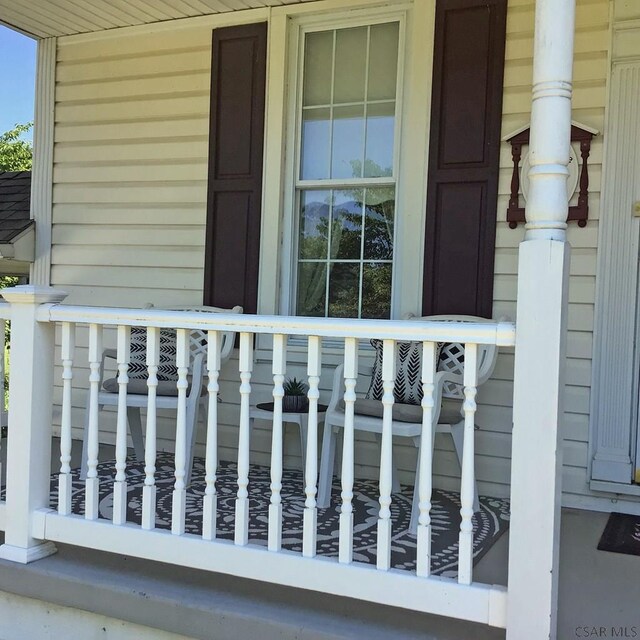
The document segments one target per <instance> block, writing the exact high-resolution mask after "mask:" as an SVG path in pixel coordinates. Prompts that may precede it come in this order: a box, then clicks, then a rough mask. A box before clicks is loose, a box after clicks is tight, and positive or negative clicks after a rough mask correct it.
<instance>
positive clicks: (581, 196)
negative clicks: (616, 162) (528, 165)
mask: <svg viewBox="0 0 640 640" xmlns="http://www.w3.org/2000/svg"><path fill="white" fill-rule="evenodd" d="M530 130H531V127H529V126H527V127H526V128H524V129H518V130H517V131H515V132H514V133H510V134H509V135H508V136H506V137H505V138H503V140H504V141H505V142H508V143H509V144H510V145H511V158H512V160H513V173H512V175H511V193H510V196H509V207H508V209H507V222H508V223H509V228H510V229H515V228H517V226H518V223H519V222H525V216H524V207H521V206H520V199H519V192H520V161H521V159H522V147H523V146H525V145H528V144H529V133H530ZM598 133H599V132H598V131H597V130H595V129H591V128H590V127H586V126H585V125H582V124H579V123H577V122H572V123H571V142H579V143H580V156H581V158H582V163H581V167H580V180H579V182H578V187H579V192H578V204H577V205H575V206H572V207H569V215H568V216H567V221H569V222H577V223H578V226H579V227H586V226H587V220H588V219H589V154H590V152H591V140H592V139H593V138H594V136H597V135H598Z"/></svg>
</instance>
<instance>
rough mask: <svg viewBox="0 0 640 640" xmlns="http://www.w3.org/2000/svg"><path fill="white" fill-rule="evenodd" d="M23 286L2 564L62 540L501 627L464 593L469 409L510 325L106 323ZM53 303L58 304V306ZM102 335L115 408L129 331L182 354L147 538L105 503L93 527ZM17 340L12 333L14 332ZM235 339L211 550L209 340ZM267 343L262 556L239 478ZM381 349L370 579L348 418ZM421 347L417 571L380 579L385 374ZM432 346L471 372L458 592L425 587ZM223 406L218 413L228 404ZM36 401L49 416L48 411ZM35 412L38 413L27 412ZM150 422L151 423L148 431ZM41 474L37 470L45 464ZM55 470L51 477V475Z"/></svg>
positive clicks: (122, 424)
mask: <svg viewBox="0 0 640 640" xmlns="http://www.w3.org/2000/svg"><path fill="white" fill-rule="evenodd" d="M50 292H51V290H41V291H40V290H37V289H35V288H33V287H25V288H20V287H18V288H16V289H14V290H13V291H12V292H9V293H8V294H7V299H9V300H10V301H11V302H12V309H11V312H12V316H13V318H14V319H16V320H19V321H20V323H21V324H20V329H19V330H15V331H14V333H13V335H12V341H11V357H12V362H14V363H17V362H18V361H20V362H21V363H22V364H21V367H20V369H19V370H18V369H17V368H16V369H14V366H16V367H17V365H13V366H12V378H11V391H10V394H11V395H10V399H11V413H10V420H9V432H10V435H9V441H8V447H9V468H8V474H7V500H8V501H7V504H6V505H2V506H0V524H2V525H3V528H4V529H5V535H6V538H5V544H4V545H3V546H2V547H0V556H2V557H4V558H7V559H12V560H16V561H20V562H28V561H30V560H32V559H37V558H38V557H42V556H44V555H48V554H49V553H51V552H52V551H53V548H52V543H55V542H62V543H68V544H72V545H78V546H84V547H89V548H93V549H99V550H103V551H110V552H117V553H124V554H127V555H132V556H137V557H141V558H146V559H149V560H157V561H162V562H169V563H175V564H180V565H182V566H188V567H194V568H198V569H204V570H209V571H215V572H222V573H227V574H232V575H236V576H241V577H246V578H251V579H255V580H262V581H266V582H273V583H279V584H283V585H288V586H294V587H299V588H305V589H311V590H315V591H320V592H326V593H331V594H336V595H341V596H348V597H353V598H358V599H362V600H367V601H371V602H375V603H381V604H387V605H392V606H398V607H404V608H407V609H412V610H416V611H422V612H428V613H434V614H439V615H444V616H450V617H455V618H462V619H466V620H471V621H475V622H480V623H485V624H489V625H493V626H497V627H505V626H506V599H507V590H506V588H504V587H501V586H495V585H487V584H480V583H476V582H473V565H472V557H473V531H472V524H471V517H472V515H473V500H474V491H473V487H474V475H475V474H474V460H473V437H474V436H473V424H474V414H475V410H476V405H475V392H476V375H477V362H476V358H475V357H474V354H475V353H476V346H477V345H478V344H495V345H499V346H513V345H514V343H515V327H514V325H513V324H511V323H488V324H473V323H453V322H452V323H436V322H420V321H412V322H406V321H382V320H358V321H354V320H338V319H315V318H294V317H281V316H253V315H240V316H238V315H235V314H228V315H227V314H207V313H189V312H177V311H161V310H154V309H151V310H137V309H136V310H134V309H108V308H96V307H77V306H65V305H60V304H47V302H48V301H52V300H53V301H55V300H56V294H55V292H54V293H53V294H52V293H50ZM57 299H59V297H58V298H57ZM80 323H81V324H83V325H89V336H90V338H89V368H90V371H91V376H90V389H91V391H90V398H91V403H92V406H91V408H90V411H89V414H90V416H91V417H90V419H89V432H88V460H87V463H88V473H87V480H86V493H85V497H86V500H85V513H84V515H77V514H73V513H72V510H71V508H70V504H71V486H72V485H71V483H72V478H71V468H70V464H69V463H70V458H71V445H72V441H71V435H72V430H71V385H72V378H73V372H74V365H76V364H77V363H75V362H74V360H73V357H74V335H75V332H76V325H78V324H80ZM56 327H57V328H58V335H59V336H61V340H62V343H61V362H58V363H57V364H58V365H62V384H63V392H62V419H61V444H60V460H61V466H60V468H59V475H58V479H59V501H58V505H57V510H54V509H51V508H49V482H50V479H49V475H50V474H49V462H48V460H49V456H50V450H49V446H50V445H49V444H48V443H50V441H51V421H50V412H51V404H52V402H51V398H52V395H51V393H52V392H51V387H52V384H53V373H52V372H53V370H54V366H55V364H56V363H54V358H53V354H54V337H55V331H54V328H56ZM104 327H110V328H114V327H115V328H117V334H118V358H117V360H118V365H119V367H118V369H119V375H120V377H119V379H118V382H119V383H120V394H121V395H120V397H121V398H122V399H123V401H124V398H125V394H126V387H127V375H126V374H127V363H128V355H127V354H128V347H129V344H128V341H129V339H130V338H129V335H130V334H129V330H128V328H129V327H146V328H147V331H148V332H149V333H151V335H156V334H157V329H161V328H172V329H175V330H176V332H177V333H176V335H177V345H178V355H177V361H176V365H177V368H178V381H177V387H178V411H177V423H176V442H175V483H174V489H173V500H172V514H171V522H172V525H171V529H170V530H169V531H167V530H160V529H157V528H155V517H154V516H155V508H156V505H155V504H154V495H155V494H154V491H153V490H151V489H152V488H153V486H154V481H155V476H154V474H155V455H156V453H155V438H154V437H153V435H154V432H153V431H151V432H149V431H148V432H147V438H146V451H145V474H146V479H145V489H147V490H145V491H144V492H143V505H142V513H143V516H142V524H141V525H137V524H134V523H131V522H127V521H126V517H125V515H126V514H125V512H124V509H122V508H116V505H115V504H114V510H113V520H111V521H109V520H105V519H99V518H98V508H97V501H98V483H99V478H98V477H97V473H96V465H97V462H98V460H97V457H98V455H97V451H98V431H97V429H98V424H97V406H96V403H97V392H98V387H99V371H98V370H99V365H100V357H101V341H100V338H99V337H100V335H101V333H102V330H103V328H104ZM16 329H17V327H16ZM194 329H199V330H201V331H205V332H207V334H208V338H209V339H208V350H209V352H208V358H207V374H208V386H207V393H208V396H209V397H208V401H209V402H208V406H209V411H208V418H207V420H208V422H207V425H206V491H205V493H204V496H203V498H202V513H203V516H202V517H203V522H202V535H200V536H196V535H193V534H186V533H185V500H186V486H185V475H186V473H187V469H186V451H187V448H188V443H187V440H186V439H187V430H186V427H185V421H186V402H187V387H188V380H187V365H188V335H189V331H190V330H194ZM230 330H231V331H235V332H237V333H238V334H239V336H240V340H239V358H238V367H239V373H240V379H241V384H240V387H239V396H240V403H239V404H240V418H239V437H238V442H239V444H238V452H237V464H238V490H237V496H236V500H235V505H236V507H235V520H234V539H233V540H232V541H227V540H221V539H219V538H218V537H217V536H216V512H217V488H216V470H217V465H218V450H217V449H218V444H217V443H218V420H217V407H218V397H217V396H218V376H219V352H218V349H219V339H218V336H219V335H220V333H221V332H224V331H230ZM262 335H271V336H272V341H270V342H271V343H272V345H273V346H272V373H273V392H272V395H273V400H274V411H273V416H274V417H273V431H272V437H273V440H272V448H271V465H270V473H271V497H270V506H269V511H268V545H267V546H266V547H264V546H258V545H255V544H252V543H250V542H249V536H248V525H249V499H248V492H247V484H248V471H249V465H248V461H249V446H250V443H249V440H250V438H249V429H250V415H249V413H250V407H251V378H252V370H253V362H254V354H253V348H254V338H256V337H259V336H262ZM289 336H299V337H302V338H303V339H305V338H306V341H307V374H308V379H309V383H310V390H309V394H308V398H309V426H308V429H309V437H308V443H307V455H306V469H305V474H304V476H305V487H304V490H303V489H302V488H301V489H300V491H301V492H303V493H304V496H305V508H304V514H303V541H304V544H303V551H302V553H295V552H292V551H287V550H283V549H282V500H281V495H280V491H281V486H282V484H281V483H282V473H283V460H282V450H283V429H282V424H283V412H282V397H283V394H284V391H283V380H284V376H285V374H286V366H287V357H286V349H287V342H288V340H287V338H288V337H289ZM370 338H379V339H382V340H383V341H384V345H385V349H384V361H383V383H384V386H385V395H384V397H383V405H384V416H383V433H382V443H383V446H382V453H381V459H380V477H379V488H380V489H379V494H380V497H379V502H380V510H379V520H378V539H377V557H378V562H377V565H376V566H373V565H365V564H362V563H358V562H354V561H353V560H352V545H353V519H352V516H351V512H352V506H351V500H352V496H353V469H354V458H353V453H354V446H353V443H354V419H353V404H354V401H355V394H354V393H353V389H354V387H355V383H356V378H357V376H358V349H357V346H358V340H360V339H366V340H368V339H370ZM323 339H331V340H332V341H337V342H341V343H343V344H344V352H343V353H344V355H343V362H344V372H345V373H344V375H345V387H346V389H347V392H346V393H345V395H344V401H345V428H344V430H343V434H344V448H343V466H342V470H343V472H342V476H341V483H342V487H341V488H342V494H341V498H342V503H341V514H340V529H339V547H340V552H339V558H338V559H331V558H326V557H322V556H320V555H317V554H316V547H317V538H316V536H317V506H316V493H317V483H318V472H317V434H318V400H319V390H318V383H319V375H320V368H321V356H322V350H323V349H322V343H323ZM399 340H402V341H407V340H410V341H420V342H423V345H424V348H423V354H424V357H423V369H422V384H423V391H424V399H423V401H422V407H423V423H422V424H423V426H422V436H421V438H422V443H423V444H422V447H421V456H422V457H421V461H420V469H421V479H420V480H421V481H420V483H419V509H420V515H419V522H418V531H417V553H418V559H417V570H416V572H409V571H404V570H403V571H399V570H395V569H390V568H389V564H390V563H389V558H390V553H391V535H390V525H391V512H390V509H389V505H390V504H391V501H392V499H393V498H392V496H391V487H392V481H391V476H392V461H391V419H392V413H391V412H392V404H393V394H392V391H391V390H392V389H393V381H394V363H393V352H394V351H393V348H394V344H395V342H396V341H399ZM435 342H460V343H463V344H464V345H465V349H466V354H468V357H467V358H466V362H465V367H466V369H465V375H464V386H465V398H466V399H465V404H464V410H465V442H464V450H465V455H464V460H463V468H462V480H461V502H462V508H461V518H462V522H461V525H460V533H459V572H458V578H457V580H456V579H451V578H442V577H437V576H432V575H430V566H431V562H430V560H431V559H430V549H431V544H430V542H431V536H432V531H431V525H430V515H429V511H430V508H431V494H432V486H431V485H432V483H431V459H432V455H433V438H432V432H431V429H432V421H431V415H432V412H433V411H434V410H435V409H434V384H433V381H434V376H435V370H436V361H435V358H436V355H435V354H436V349H435V348H434V343H435ZM157 357H158V355H157V352H155V350H151V354H150V356H149V358H148V361H147V363H148V366H149V379H148V385H149V386H150V387H153V385H154V384H155V380H154V372H155V368H156V367H157V365H158V362H157ZM154 397H155V394H154V393H149V406H148V412H149V413H150V414H151V415H152V417H155V411H156V409H155V405H154ZM225 399H227V398H226V397H225ZM41 403H44V405H45V407H46V409H45V410H44V412H43V410H42V404H41ZM34 406H38V407H40V409H39V410H34ZM122 407H123V405H121V406H120V407H119V409H120V410H119V411H118V420H117V434H116V442H117V443H120V446H118V445H116V463H115V468H116V469H117V474H116V476H115V479H114V482H113V496H114V501H120V502H122V500H123V499H124V497H125V496H126V491H127V478H126V474H125V473H123V471H124V468H125V465H126V446H122V443H123V442H126V428H127V424H126V412H125V411H124V410H123V408H122ZM148 424H151V425H153V424H154V420H153V419H152V420H151V421H150V422H148ZM45 460H46V464H45V463H44V461H45ZM56 471H57V470H56Z"/></svg>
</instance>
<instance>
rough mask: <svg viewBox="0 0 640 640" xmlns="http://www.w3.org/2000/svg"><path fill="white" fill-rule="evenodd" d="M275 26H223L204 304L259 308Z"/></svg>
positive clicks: (214, 82) (216, 54)
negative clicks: (270, 48) (269, 62)
mask: <svg viewBox="0 0 640 640" xmlns="http://www.w3.org/2000/svg"><path fill="white" fill-rule="evenodd" d="M266 51H267V25H266V24H264V23H261V24H251V25H243V26H239V27H227V28H224V29H216V30H215V31H214V32H213V46H212V61H211V111H210V126H209V185H208V186H209V189H208V195H207V232H206V249H205V251H206V254H205V281H204V303H205V304H207V305H214V306H219V307H232V306H234V305H236V304H241V305H242V306H243V307H244V310H245V312H246V313H256V311H257V298H258V267H259V260H260V209H261V200H262V150H263V144H264V107H265V73H266Z"/></svg>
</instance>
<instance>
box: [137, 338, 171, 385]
mask: <svg viewBox="0 0 640 640" xmlns="http://www.w3.org/2000/svg"><path fill="white" fill-rule="evenodd" d="M128 375H129V377H130V378H136V379H138V380H146V379H147V378H148V371H147V330H146V329H145V328H144V327H131V359H130V361H129V370H128ZM177 379H178V369H177V367H176V332H175V329H160V357H159V362H158V380H164V381H170V382H172V381H174V380H177Z"/></svg>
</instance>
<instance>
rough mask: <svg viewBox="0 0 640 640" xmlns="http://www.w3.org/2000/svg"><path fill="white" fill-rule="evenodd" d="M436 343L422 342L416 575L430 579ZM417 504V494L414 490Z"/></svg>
mask: <svg viewBox="0 0 640 640" xmlns="http://www.w3.org/2000/svg"><path fill="white" fill-rule="evenodd" d="M435 359H436V344H435V342H423V343H422V394H423V395H422V434H421V436H420V460H419V462H418V465H419V466H418V474H417V475H418V477H417V478H416V484H417V488H418V495H417V498H418V509H419V515H418V533H417V545H416V546H417V549H416V554H417V559H416V560H417V562H416V573H417V575H419V576H423V577H426V576H428V575H429V574H430V573H431V515H430V512H431V493H432V490H433V478H432V475H433V438H434V435H435V434H434V429H433V411H434V408H435V406H434V398H433V393H434V390H435V386H434V378H435V371H436V363H435ZM413 499H414V502H415V500H416V495H415V491H414V498H413Z"/></svg>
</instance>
